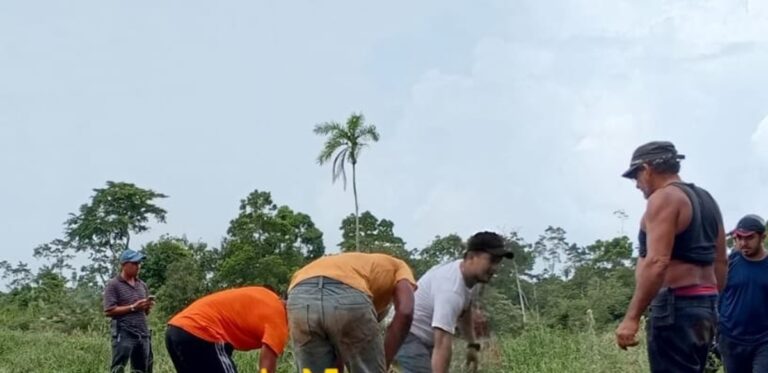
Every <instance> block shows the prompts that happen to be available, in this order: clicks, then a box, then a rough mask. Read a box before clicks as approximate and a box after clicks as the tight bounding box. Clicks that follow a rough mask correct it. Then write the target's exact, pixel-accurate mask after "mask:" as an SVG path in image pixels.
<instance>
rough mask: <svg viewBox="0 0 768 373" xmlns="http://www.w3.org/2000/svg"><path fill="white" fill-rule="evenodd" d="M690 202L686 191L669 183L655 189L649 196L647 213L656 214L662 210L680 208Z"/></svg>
mask: <svg viewBox="0 0 768 373" xmlns="http://www.w3.org/2000/svg"><path fill="white" fill-rule="evenodd" d="M689 203H690V202H689V201H688V196H686V194H685V192H683V191H682V190H680V188H677V187H674V186H672V185H668V186H666V187H663V188H661V189H659V190H657V191H655V192H654V193H653V194H651V196H650V197H649V198H648V206H647V209H646V215H655V213H658V212H660V211H670V210H680V209H683V208H685V207H686V206H687V205H688V204H689Z"/></svg>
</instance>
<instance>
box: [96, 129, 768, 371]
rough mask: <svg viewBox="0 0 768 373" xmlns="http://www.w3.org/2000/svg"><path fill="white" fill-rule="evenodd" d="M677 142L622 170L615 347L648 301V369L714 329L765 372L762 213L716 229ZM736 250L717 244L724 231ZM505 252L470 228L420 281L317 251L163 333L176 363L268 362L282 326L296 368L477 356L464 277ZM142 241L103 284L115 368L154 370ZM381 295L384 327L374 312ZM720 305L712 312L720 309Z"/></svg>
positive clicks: (433, 366) (713, 210)
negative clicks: (639, 197)
mask: <svg viewBox="0 0 768 373" xmlns="http://www.w3.org/2000/svg"><path fill="white" fill-rule="evenodd" d="M683 158H684V156H683V155H681V154H678V152H677V150H676V149H675V147H674V145H673V144H672V143H669V142H651V143H648V144H644V145H642V146H640V147H639V148H638V149H637V150H636V151H635V152H634V154H633V156H632V160H631V163H630V168H629V169H628V170H627V171H626V172H625V173H624V175H623V176H624V177H627V178H630V179H634V180H636V184H637V188H638V189H640V190H641V191H642V192H643V194H644V196H645V198H646V199H647V200H648V202H647V208H646V211H645V214H644V216H643V218H642V220H641V223H640V233H639V237H638V240H639V249H640V250H639V251H640V253H639V258H638V262H637V267H636V287H635V292H634V295H633V297H632V300H631V302H630V304H629V307H628V309H627V312H626V316H625V317H624V320H623V321H622V322H621V324H620V325H619V327H618V328H617V329H616V342H617V344H618V346H619V347H621V348H624V349H626V348H627V347H631V346H635V345H637V344H638V341H637V333H638V329H639V325H640V319H641V316H642V315H643V314H644V313H645V312H646V310H647V309H648V308H649V307H650V314H649V318H648V323H647V341H648V355H649V361H650V366H651V370H652V371H653V372H702V371H703V370H704V367H705V365H706V361H707V354H708V352H709V349H710V346H711V345H712V341H713V339H714V338H715V336H717V340H718V345H719V350H720V353H721V354H722V358H723V361H724V365H725V369H726V372H728V373H733V372H768V312H766V310H768V259H766V250H765V247H764V242H765V238H766V232H765V229H766V226H765V222H764V221H763V220H762V219H761V218H760V217H759V216H757V215H747V216H745V217H744V218H743V219H741V220H740V221H739V222H738V224H737V226H736V228H735V229H734V230H732V231H730V232H729V233H726V232H725V229H724V225H723V219H722V216H721V214H720V210H719V207H718V205H717V202H715V200H714V198H712V196H711V195H710V194H709V193H708V192H707V191H705V190H704V189H702V188H700V187H698V186H696V185H694V184H691V183H684V182H683V181H682V180H681V179H680V177H679V175H678V173H679V170H680V160H681V159H683ZM728 235H730V236H731V237H733V239H734V242H735V250H734V251H733V252H732V253H731V254H730V255H728V254H727V252H726V244H725V242H726V241H725V240H726V236H728ZM512 257H513V254H512V252H511V251H509V250H508V249H507V248H506V245H505V240H504V238H503V237H502V236H501V235H498V234H496V233H493V232H479V233H476V234H475V235H473V236H471V237H470V238H469V239H468V240H467V243H466V252H465V254H464V257H463V258H457V259H456V260H454V261H451V262H448V263H444V264H439V265H437V266H435V267H433V268H431V269H430V270H428V271H427V272H426V273H425V274H424V275H423V276H422V277H421V278H420V279H419V280H418V282H417V281H416V279H415V278H414V276H413V272H412V271H411V269H410V268H409V267H408V265H407V264H406V263H405V262H403V261H402V260H400V259H397V258H394V257H391V256H388V255H385V254H369V253H344V254H337V255H329V256H324V257H321V258H319V259H317V260H315V261H313V262H311V263H309V264H308V265H306V266H305V267H303V268H301V269H300V270H299V271H297V272H296V273H295V274H294V275H293V277H292V280H291V283H290V285H289V288H288V293H287V300H286V301H284V300H283V299H281V297H280V296H279V295H278V294H276V293H275V292H273V291H272V290H271V289H269V288H266V287H258V286H251V287H241V288H235V289H228V290H223V291H219V292H216V293H213V294H210V295H207V296H205V297H202V298H200V299H198V300H197V301H195V302H194V303H192V304H191V305H190V306H189V307H187V308H186V309H184V310H182V311H181V312H179V313H178V314H176V315H175V316H173V318H171V320H169V321H168V328H167V331H166V336H165V337H166V347H167V349H168V353H169V355H170V357H171V360H172V361H173V364H174V367H175V368H176V370H177V371H178V372H226V373H229V372H236V366H235V364H234V362H233V361H232V352H233V350H241V351H247V350H253V349H261V354H260V362H259V365H260V367H259V368H260V370H261V371H264V370H266V371H267V372H275V370H276V365H277V358H278V356H280V355H281V354H282V353H283V351H284V349H285V346H286V344H287V343H288V340H289V339H290V340H291V342H292V345H293V356H294V358H295V361H296V365H297V366H298V368H299V371H300V372H307V370H309V371H310V372H314V373H318V372H325V371H326V369H329V368H330V369H333V368H336V369H338V370H339V371H343V370H344V368H346V369H348V370H349V371H351V372H352V373H358V372H361V373H368V372H375V373H381V372H386V371H388V369H389V367H390V366H391V365H392V364H393V362H396V363H397V365H398V366H399V367H400V370H401V371H402V372H403V373H422V372H424V373H427V372H434V373H444V372H448V370H449V366H450V361H451V355H452V351H453V350H452V348H453V344H454V339H455V338H456V337H457V336H461V337H462V338H463V339H465V340H466V341H467V349H466V350H467V356H466V362H467V363H468V364H474V365H475V366H476V364H477V362H478V351H479V350H480V344H478V343H477V342H476V341H475V337H474V328H473V325H472V312H471V310H472V305H471V300H472V296H471V294H472V289H473V287H474V286H475V285H477V284H481V283H487V282H489V281H490V280H491V278H492V277H493V275H494V273H495V272H496V270H497V268H498V265H499V264H500V263H501V261H502V260H503V259H504V258H512ZM142 259H143V256H142V254H140V253H138V252H135V251H131V250H127V251H126V252H125V253H123V256H122V257H121V263H122V269H121V273H120V275H119V276H117V277H116V278H115V279H113V280H111V281H110V282H109V283H108V284H107V286H106V288H105V291H104V311H105V313H106V315H107V316H109V317H112V337H113V339H112V340H113V361H112V371H113V372H121V371H122V369H124V367H125V366H126V365H127V362H128V361H129V360H130V362H131V367H132V369H133V371H139V372H150V371H151V369H152V352H151V347H150V333H149V331H148V328H147V321H146V317H147V315H148V314H149V312H150V311H151V309H152V307H153V305H154V302H155V301H154V299H153V298H152V297H151V296H150V295H149V292H148V289H147V286H146V285H145V284H144V283H143V282H142V281H141V280H139V279H138V277H137V274H138V271H139V266H140V263H141V260H142ZM390 309H393V310H394V317H393V318H392V320H391V322H389V324H388V326H387V327H386V330H385V331H382V330H380V327H379V325H380V322H381V321H382V320H383V319H384V317H385V315H386V314H387V312H388V311H390ZM718 316H719V317H718Z"/></svg>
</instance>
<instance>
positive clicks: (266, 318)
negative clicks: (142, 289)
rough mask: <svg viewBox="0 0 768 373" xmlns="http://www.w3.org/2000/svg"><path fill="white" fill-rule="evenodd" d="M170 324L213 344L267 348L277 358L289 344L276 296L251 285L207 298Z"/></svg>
mask: <svg viewBox="0 0 768 373" xmlns="http://www.w3.org/2000/svg"><path fill="white" fill-rule="evenodd" d="M168 324H170V325H173V326H176V327H178V328H181V329H184V330H185V331H186V332H188V333H190V334H192V335H194V336H196V337H198V338H200V339H203V340H206V341H208V342H212V343H219V342H227V343H230V344H231V345H232V346H233V347H234V348H235V349H236V350H241V351H247V350H253V349H257V348H261V347H262V344H266V345H268V346H269V347H270V348H271V349H272V350H273V351H275V352H276V353H277V354H278V355H279V354H282V353H283V350H284V349H285V344H286V343H287V341H288V317H287V315H286V312H285V306H284V304H283V302H282V300H281V299H280V297H278V296H277V294H275V293H273V292H271V291H269V290H268V289H265V288H262V287H258V286H249V287H242V288H236V289H228V290H222V291H219V292H216V293H213V294H209V295H206V296H204V297H202V298H200V299H198V300H196V301H195V302H194V303H192V304H191V305H189V307H187V308H185V309H184V310H182V311H181V312H179V313H178V314H176V315H175V316H174V317H173V318H171V320H170V321H168Z"/></svg>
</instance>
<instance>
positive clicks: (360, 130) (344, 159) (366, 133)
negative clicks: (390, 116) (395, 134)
mask: <svg viewBox="0 0 768 373" xmlns="http://www.w3.org/2000/svg"><path fill="white" fill-rule="evenodd" d="M315 134H317V135H322V136H326V137H327V139H326V140H325V145H324V146H323V150H321V151H320V155H318V156H317V163H319V164H320V165H323V164H325V163H326V162H328V161H330V160H331V158H333V169H332V174H333V181H334V182H335V181H336V180H337V179H338V178H339V176H341V179H342V180H343V181H344V189H346V188H347V172H346V169H345V165H346V164H347V163H349V164H351V165H352V191H353V193H354V195H355V248H356V250H357V251H360V216H359V211H360V209H359V204H358V200H357V161H358V160H359V159H360V151H361V150H362V149H363V148H364V147H366V146H368V144H369V143H370V142H377V141H379V133H378V132H377V131H376V126H374V125H372V124H371V125H366V124H365V117H364V116H363V114H362V113H360V114H355V113H352V115H350V116H349V118H347V122H346V123H344V124H341V123H338V122H324V123H320V124H318V125H316V126H315ZM334 154H335V156H334Z"/></svg>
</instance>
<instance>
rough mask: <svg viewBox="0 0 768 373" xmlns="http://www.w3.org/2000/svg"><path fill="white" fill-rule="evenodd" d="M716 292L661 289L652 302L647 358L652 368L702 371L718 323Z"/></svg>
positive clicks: (656, 370) (679, 372) (680, 372)
mask: <svg viewBox="0 0 768 373" xmlns="http://www.w3.org/2000/svg"><path fill="white" fill-rule="evenodd" d="M716 307H717V296H716V295H699V296H686V297H680V296H675V295H673V294H672V293H671V292H669V291H668V290H666V289H665V290H662V291H661V292H659V294H658V295H657V296H656V298H654V299H653V302H651V315H650V318H649V319H648V324H647V325H646V326H647V330H646V332H647V335H648V359H649V361H650V365H651V372H654V373H661V372H670V373H671V372H674V373H688V372H691V373H701V372H703V371H704V367H705V366H706V364H707V354H708V353H709V347H710V346H711V344H712V338H713V337H714V335H715V326H716V325H717V310H716Z"/></svg>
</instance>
